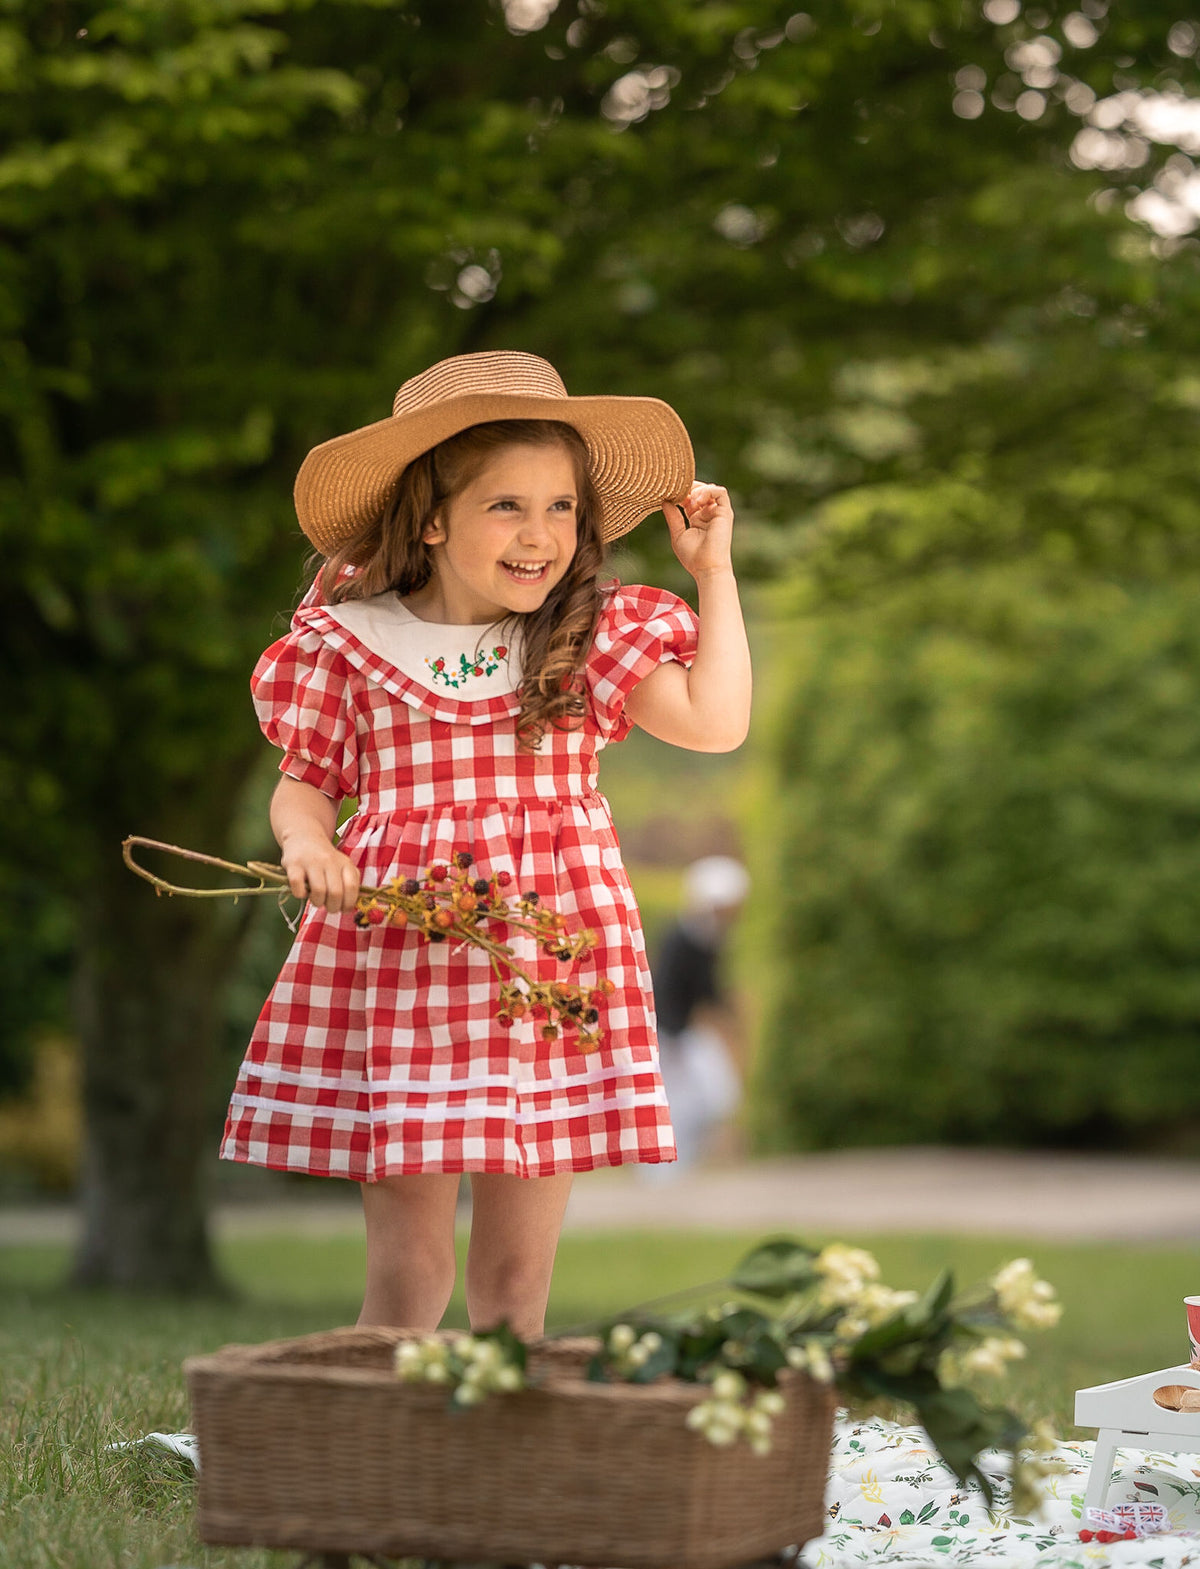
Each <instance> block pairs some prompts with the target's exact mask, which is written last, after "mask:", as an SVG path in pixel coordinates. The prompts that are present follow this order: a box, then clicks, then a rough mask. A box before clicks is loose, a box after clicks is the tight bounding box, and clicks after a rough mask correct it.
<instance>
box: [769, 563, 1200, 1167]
mask: <svg viewBox="0 0 1200 1569" xmlns="http://www.w3.org/2000/svg"><path fill="white" fill-rule="evenodd" d="M1197 566H1200V563H1194V564H1193V568H1192V570H1191V571H1190V572H1189V573H1187V574H1186V576H1184V577H1183V578H1182V579H1180V580H1179V581H1176V582H1164V583H1159V584H1147V583H1143V584H1141V585H1139V586H1135V587H1130V588H1125V587H1122V586H1120V585H1118V584H1117V583H1115V582H1112V581H1104V580H1103V579H1101V578H1099V577H1098V576H1097V577H1079V576H1076V577H1074V578H1073V579H1072V580H1071V581H1070V586H1069V589H1067V587H1066V585H1065V584H1064V583H1063V582H1062V581H1061V580H1059V581H1054V580H1049V581H1048V580H1047V577H1046V574H1045V571H1044V569H1039V568H1038V567H1036V566H1031V565H1030V564H1028V563H1020V564H1016V565H1013V564H1003V565H985V566H982V567H981V566H972V567H970V568H949V567H947V568H944V569H942V570H941V571H940V572H939V573H938V574H936V576H933V577H928V578H926V579H924V580H922V581H919V582H915V583H911V584H907V585H904V586H903V587H901V588H898V589H895V590H893V591H892V592H890V593H888V594H886V595H885V596H882V597H881V598H880V599H879V600H877V602H876V603H874V604H873V605H872V606H871V608H870V609H862V608H858V609H855V610H845V611H842V612H840V613H835V614H825V615H822V616H819V617H814V618H813V619H812V621H811V622H810V623H809V631H808V634H807V635H806V636H804V637H803V638H802V639H800V640H799V641H798V647H799V658H798V660H797V664H796V668H795V671H794V673H793V674H794V679H793V682H792V685H791V690H790V694H789V696H788V698H787V700H786V702H785V704H784V707H783V711H782V725H781V731H780V738H779V777H778V781H777V784H776V788H775V789H774V790H773V792H772V800H771V812H770V817H771V820H772V821H773V822H774V824H775V825H776V826H775V832H774V844H773V846H772V862H773V870H774V875H775V876H777V877H779V878H780V885H781V899H780V904H781V906H782V910H781V914H780V915H779V921H778V927H777V943H776V957H777V961H778V970H777V975H778V984H777V988H776V992H775V995H774V997H773V1006H772V1018H771V1022H770V1026H769V1027H768V1029H767V1030H766V1031H765V1032H764V1041H765V1042H766V1043H767V1044H766V1049H765V1052H764V1056H763V1059H762V1062H761V1065H760V1073H761V1077H760V1082H759V1090H760V1093H759V1095H758V1098H757V1101H756V1110H757V1114H758V1133H759V1136H760V1138H761V1139H762V1142H763V1144H764V1145H765V1146H767V1147H773V1148H797V1147H800V1148H803V1147H814V1146H815V1147H822V1146H824V1147H828V1146H835V1145H836V1146H841V1145H847V1144H888V1143H892V1144H904V1143H914V1142H916V1143H920V1142H928V1143H935V1142H948V1143H975V1142H995V1143H1009V1144H1011V1143H1039V1142H1040V1143H1050V1144H1059V1145H1061V1144H1072V1143H1075V1144H1078V1143H1081V1142H1083V1143H1092V1144H1104V1145H1107V1146H1110V1147H1111V1146H1114V1145H1129V1144H1131V1143H1134V1144H1136V1143H1138V1142H1139V1141H1140V1142H1143V1143H1152V1142H1154V1141H1155V1140H1159V1141H1161V1139H1162V1138H1163V1137H1164V1136H1172V1135H1174V1136H1176V1137H1181V1138H1182V1137H1185V1136H1189V1135H1190V1134H1191V1133H1192V1132H1193V1131H1194V1128H1195V1126H1196V1120H1197V1114H1198V1113H1200V1085H1197V1084H1196V1082H1195V1080H1194V1077H1193V1073H1192V1061H1193V1058H1194V1055H1195V1047H1196V1039H1197V1033H1198V1031H1200V935H1198V934H1200V623H1198V621H1197V618H1196V614H1195V606H1196V602H1197V593H1198V591H1200V571H1198V570H1197Z"/></svg>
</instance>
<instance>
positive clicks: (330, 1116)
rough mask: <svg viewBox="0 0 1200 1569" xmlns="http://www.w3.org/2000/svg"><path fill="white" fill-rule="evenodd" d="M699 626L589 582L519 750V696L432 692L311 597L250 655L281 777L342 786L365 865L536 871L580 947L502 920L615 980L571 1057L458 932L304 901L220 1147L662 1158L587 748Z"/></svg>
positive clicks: (399, 1158) (661, 1097) (521, 880)
mask: <svg viewBox="0 0 1200 1569" xmlns="http://www.w3.org/2000/svg"><path fill="white" fill-rule="evenodd" d="M696 637H697V621H696V617H695V614H694V613H693V611H692V610H691V608H690V607H689V606H688V605H687V604H686V603H685V602H684V601H683V600H681V599H679V598H677V597H676V596H675V595H674V594H668V593H664V592H662V591H661V590H659V589H655V588H643V587H629V588H621V587H617V586H615V585H614V586H613V587H612V588H611V589H609V590H606V597H605V604H604V608H603V610H602V612H601V617H600V622H599V626H598V628H597V632H596V636H595V639H594V642H593V647H592V650H591V652H590V654H589V655H588V658H587V662H586V668H585V676H586V687H587V697H588V712H587V716H586V718H585V720H584V723H583V725H582V726H581V728H579V729H577V730H570V731H556V730H554V729H550V730H548V731H547V733H546V735H545V737H544V738H543V741H542V745H541V749H540V750H539V751H538V752H532V753H530V752H522V751H519V750H518V747H517V736H516V715H517V712H518V709H519V706H520V705H519V700H518V698H517V697H516V695H515V694H510V695H493V696H491V697H486V698H478V699H475V700H462V699H459V698H456V697H451V696H449V695H444V694H443V693H441V692H433V691H430V690H428V689H426V688H425V687H424V686H422V685H421V684H420V683H419V682H416V681H413V680H411V679H410V678H409V677H407V676H405V675H403V674H402V673H401V672H400V671H399V670H398V669H397V668H396V667H395V666H394V665H392V664H390V663H389V662H388V661H387V660H385V659H384V658H383V657H382V656H381V655H380V654H378V653H375V652H373V651H372V650H371V649H369V648H368V647H367V646H366V645H365V644H363V643H362V642H360V641H359V640H358V639H357V638H356V637H355V636H354V634H353V633H351V632H350V631H349V630H348V629H347V628H346V627H345V626H343V625H342V624H341V623H340V622H339V621H337V620H336V619H335V618H334V617H333V616H332V615H331V614H330V613H329V612H328V610H327V609H325V607H324V606H322V605H319V604H310V603H307V602H306V604H305V605H303V606H302V607H301V608H300V610H298V611H297V613H296V616H295V618H294V620H293V622H292V630H291V632H289V633H288V635H287V636H286V637H283V638H280V639H279V641H278V642H276V643H274V644H272V646H271V647H270V648H269V649H267V651H266V653H265V654H264V655H263V656H262V658H261V659H260V660H259V662H258V665H257V666H256V668H255V671H254V676H253V680H252V690H253V694H254V702H255V707H256V709H257V712H258V716H259V721H260V723H261V725H262V727H263V730H264V732H265V734H266V735H267V737H268V739H269V740H271V741H272V742H274V744H275V745H276V746H279V747H281V748H282V749H283V751H284V754H285V755H284V758H283V761H282V763H281V764H280V768H281V771H282V772H283V773H285V774H287V775H289V776H290V777H291V778H293V779H300V780H303V781H305V782H306V783H308V784H311V785H315V786H316V787H317V789H318V790H321V791H323V792H324V793H325V794H326V795H329V796H331V797H332V798H333V799H335V800H340V799H341V798H343V797H347V796H350V797H355V796H356V797H357V798H358V811H357V812H356V814H355V815H354V816H353V817H352V818H351V819H350V820H349V822H348V823H347V824H346V826H345V828H344V831H343V834H342V837H341V839H340V841H339V847H340V848H341V849H342V850H343V851H344V852H345V853H346V854H347V855H348V856H350V858H351V859H352V860H353V861H354V862H355V864H356V865H357V866H358V868H359V870H360V872H361V874H362V878H363V881H364V883H367V884H373V885H375V886H381V885H383V884H385V883H387V882H389V881H390V880H391V879H392V878H393V877H412V876H415V875H416V874H417V873H418V871H420V870H422V869H423V868H425V867H427V866H429V865H431V864H434V863H436V862H438V861H449V860H450V857H451V855H452V854H453V852H454V851H455V850H469V851H470V852H471V854H472V855H473V856H474V857H475V861H476V863H477V865H476V866H475V867H473V868H472V871H473V872H476V873H477V875H479V876H481V877H486V876H489V875H490V874H491V873H493V872H498V871H502V870H507V871H509V872H511V873H512V874H513V877H514V883H513V884H512V885H510V887H509V889H508V892H509V894H510V895H511V894H514V893H516V892H517V890H518V889H519V890H527V889H536V890H537V892H538V894H539V895H540V896H541V899H542V901H543V903H545V904H549V905H551V906H552V907H553V908H554V909H556V910H557V911H559V913H560V914H561V915H563V916H564V917H565V918H566V921H567V923H568V925H569V927H570V928H571V929H572V930H576V929H578V928H581V927H584V928H588V927H590V928H591V929H592V930H593V931H595V932H596V933H597V935H598V939H599V940H598V943H597V945H596V947H595V948H594V949H592V950H591V951H590V952H588V953H587V954H585V955H584V956H583V957H582V958H581V959H580V960H579V961H577V963H576V964H574V965H571V964H569V963H565V962H560V961H558V960H556V959H554V958H553V957H551V956H548V955H546V954H544V953H542V951H541V949H540V948H539V946H538V944H537V943H536V941H535V939H534V938H533V937H531V936H526V935H525V934H524V933H520V932H514V931H512V930H511V929H506V930H505V931H504V937H503V940H504V941H506V942H508V943H510V945H511V946H512V947H513V949H514V952H515V954H516V957H517V958H518V960H519V962H521V963H522V964H523V965H524V967H525V968H526V969H527V970H529V971H530V973H532V974H536V975H538V976H539V977H540V978H543V979H556V978H561V979H567V978H570V979H572V980H576V981H578V982H579V983H580V984H581V985H594V984H595V983H596V981H597V980H598V979H599V978H600V977H601V976H608V977H609V979H610V980H612V981H613V982H614V983H615V985H616V991H615V993H614V994H613V995H612V996H610V997H608V998H607V999H606V1000H605V1003H604V1005H603V1006H602V1007H601V1010H600V1013H601V1027H602V1029H603V1039H602V1041H601V1044H600V1047H599V1049H598V1050H596V1051H594V1052H591V1053H589V1054H588V1055H586V1056H585V1055H584V1054H583V1053H581V1052H580V1051H579V1050H578V1049H577V1048H576V1047H573V1046H572V1045H571V1044H570V1039H571V1037H570V1036H566V1037H564V1036H560V1037H559V1039H558V1040H555V1041H552V1042H546V1041H543V1040H542V1039H541V1035H540V1030H539V1026H538V1024H537V1022H536V1021H534V1020H531V1019H530V1018H529V1017H528V1016H526V1017H525V1018H524V1019H521V1020H519V1021H518V1022H517V1023H516V1024H515V1025H514V1026H513V1027H512V1028H510V1029H504V1028H502V1027H501V1026H500V1025H499V1023H498V1022H497V1021H496V1017H495V1014H496V1008H497V1002H496V984H497V983H496V979H495V976H494V974H493V972H492V970H491V967H490V965H489V962H488V959H487V956H486V954H484V953H483V952H482V951H481V950H480V949H478V948H475V947H473V946H471V945H469V944H464V945H456V944H454V943H452V942H446V943H428V942H426V941H425V940H424V938H423V937H422V936H421V935H420V934H419V933H417V932H414V931H412V930H410V929H407V928H398V927H393V926H386V925H381V926H369V927H365V928H363V927H358V926H356V925H355V923H354V917H353V912H342V913H340V914H336V915H331V914H330V913H329V912H327V911H326V910H324V909H322V908H318V907H316V906H313V905H309V906H307V908H306V910H305V913H304V916H303V919H302V921H301V925H300V928H299V932H298V934H297V937H296V941H295V943H294V944H293V946H292V950H291V952H290V953H289V955H288V957H287V959H286V961H285V962H284V966H283V969H282V971H281V972H280V975H279V979H278V980H277V981H276V983H275V986H274V987H273V989H272V991H271V994H270V996H269V997H268V998H267V1001H266V1004H265V1005H264V1007H263V1010H262V1013H261V1014H260V1016H259V1019H258V1023H257V1025H256V1027H255V1030H254V1033H253V1036H252V1038H251V1041H250V1046H249V1049H248V1051H247V1053H246V1058H245V1061H244V1062H243V1064H242V1067H241V1071H240V1072H239V1074H238V1078H237V1083H236V1085H235V1088H234V1091H233V1096H232V1099H231V1102H230V1107H229V1116H228V1120H227V1122H226V1127H225V1137H224V1140H223V1142H222V1145H221V1155H222V1157H223V1158H224V1159H226V1160H241V1161H247V1162H250V1163H251V1164H254V1165H259V1166H272V1167H275V1168H277V1169H283V1170H289V1171H305V1172H312V1173H315V1174H318V1175H321V1176H337V1177H348V1178H351V1179H352V1180H354V1181H357V1182H372V1181H375V1180H377V1179H379V1178H381V1177H388V1176H394V1175H400V1174H403V1173H409V1172H462V1171H491V1172H508V1173H514V1174H516V1175H518V1176H522V1177H541V1176H549V1175H551V1174H554V1173H558V1172H567V1171H588V1170H591V1169H592V1168H593V1167H596V1166H619V1165H625V1164H629V1163H634V1162H642V1163H657V1162H660V1161H669V1160H674V1159H675V1141H674V1136H673V1134H672V1131H671V1123H670V1117H669V1114H668V1110H667V1100H666V1095H665V1093H664V1090H663V1086H662V1080H661V1078H660V1076H659V1071H658V1053H657V1043H656V1036H655V1018H654V1005H653V999H652V996H651V990H650V974H649V970H648V968H647V964H646V951H645V943H644V941H643V937H642V926H641V920H640V918H639V916H638V910H637V905H636V903H635V901H634V897H633V892H632V889H631V888H630V886H629V879H628V877H627V876H626V873H625V869H624V867H623V865H622V864H621V853H620V847H619V845H618V843H617V836H616V832H615V830H614V828H613V823H612V818H611V816H610V813H609V808H608V803H607V802H606V801H605V799H604V797H603V796H602V795H600V794H599V792H598V791H597V789H596V778H597V762H598V754H599V752H600V750H601V749H602V748H603V747H604V746H605V745H606V744H607V743H608V742H610V741H618V740H620V739H621V738H622V737H623V736H625V735H626V734H627V733H628V731H629V729H630V725H631V722H630V720H629V719H628V718H627V717H626V715H625V713H624V704H625V699H626V698H627V697H628V695H629V693H630V692H631V691H632V690H633V688H634V687H635V686H636V685H637V683H638V682H639V681H640V680H642V678H643V677H644V676H646V675H648V674H649V673H650V671H652V670H653V669H655V668H656V667H657V666H658V665H659V664H661V663H664V662H666V661H668V660H675V661H677V662H679V663H681V664H685V665H686V664H690V663H691V661H692V659H693V658H694V657H695V652H696Z"/></svg>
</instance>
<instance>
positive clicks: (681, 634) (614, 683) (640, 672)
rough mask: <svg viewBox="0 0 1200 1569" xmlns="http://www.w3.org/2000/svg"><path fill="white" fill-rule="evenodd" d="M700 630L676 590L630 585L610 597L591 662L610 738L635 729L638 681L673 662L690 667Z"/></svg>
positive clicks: (599, 712) (591, 686) (598, 711)
mask: <svg viewBox="0 0 1200 1569" xmlns="http://www.w3.org/2000/svg"><path fill="white" fill-rule="evenodd" d="M699 634H700V622H699V619H698V618H697V616H696V612H695V611H694V610H693V609H692V607H691V606H690V605H689V604H688V603H687V601H686V600H683V599H680V598H679V596H678V595H677V594H670V593H667V592H666V590H665V589H661V588H645V587H641V586H631V587H628V588H618V589H617V590H616V591H615V592H614V593H613V594H612V595H611V596H610V598H609V600H608V602H607V604H606V605H605V607H604V609H603V610H602V611H601V613H600V621H599V624H598V626H597V628H596V636H595V638H594V640H593V643H592V651H591V653H590V655H589V656H588V661H587V684H588V690H589V692H590V694H591V699H592V709H593V712H594V713H595V715H596V720H597V723H598V724H599V726H600V730H601V733H602V734H603V736H604V738H605V740H606V741H622V740H624V738H625V737H626V736H627V735H628V734H629V732H630V730H631V729H632V728H633V721H632V720H631V719H630V718H629V717H628V716H627V715H626V713H625V700H626V698H628V696H629V694H630V693H631V692H632V691H633V689H634V687H635V686H637V684H638V682H639V681H643V680H644V679H645V678H646V676H648V675H649V674H650V672H651V671H652V670H656V669H657V668H658V666H659V665H664V664H666V663H667V662H668V661H670V660H674V661H675V663H676V664H680V665H685V666H689V665H690V664H691V663H692V660H693V659H695V657H696V646H697V642H698V639H699Z"/></svg>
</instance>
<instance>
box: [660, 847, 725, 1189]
mask: <svg viewBox="0 0 1200 1569" xmlns="http://www.w3.org/2000/svg"><path fill="white" fill-rule="evenodd" d="M749 890H750V877H749V874H748V873H747V871H746V868H745V867H744V866H743V865H742V863H741V862H740V861H737V860H734V859H733V857H732V856H728V855H706V856H704V857H703V858H702V859H701V860H699V861H693V862H692V864H691V865H690V866H689V867H688V869H687V871H686V872H685V873H684V882H683V909H682V911H681V913H680V914H679V916H678V917H677V918H676V919H675V920H674V921H673V922H672V923H671V925H670V926H668V927H667V929H666V931H665V932H664V933H663V935H662V938H661V941H660V943H659V945H658V954H657V958H656V959H655V961H654V963H653V964H652V966H651V969H652V972H653V977H654V1003H655V1009H656V1011H657V1014H658V1045H659V1066H660V1068H661V1070H662V1076H663V1083H664V1085H665V1086H666V1091H667V1100H668V1101H669V1102H670V1106H671V1122H672V1125H673V1126H674V1129H675V1142H676V1145H677V1147H678V1150H679V1159H678V1161H676V1162H675V1163H674V1164H673V1165H661V1166H654V1167H650V1166H646V1167H643V1168H641V1174H642V1175H643V1176H644V1177H646V1178H648V1179H650V1180H656V1179H657V1180H660V1181H661V1180H663V1179H668V1178H670V1177H671V1176H672V1175H673V1174H675V1173H677V1172H680V1171H684V1170H686V1169H687V1168H688V1167H690V1166H694V1165H696V1164H697V1163H698V1162H699V1161H701V1160H703V1159H704V1157H705V1156H706V1155H709V1154H712V1153H715V1152H716V1151H717V1146H718V1144H719V1143H720V1133H721V1130H722V1128H723V1126H725V1125H727V1124H728V1122H729V1119H730V1118H731V1117H732V1116H733V1114H734V1112H735V1111H736V1110H737V1108H738V1106H739V1105H740V1103H741V1099H742V1075H741V1072H740V1065H741V1058H742V1049H741V1048H742V1040H741V1031H740V1029H739V1027H738V1020H737V1016H736V1013H735V1011H734V1009H733V1007H732V1005H731V1003H730V1001H729V998H728V995H727V993H726V991H725V988H724V986H723V984H722V979H721V953H722V949H723V948H724V945H725V940H726V938H727V936H728V934H729V932H730V931H731V929H732V927H733V925H734V923H735V921H736V920H737V918H738V915H739V913H740V912H741V909H742V906H743V905H744V904H745V902H746V896H747V894H748V893H749Z"/></svg>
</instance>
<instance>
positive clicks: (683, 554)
mask: <svg viewBox="0 0 1200 1569" xmlns="http://www.w3.org/2000/svg"><path fill="white" fill-rule="evenodd" d="M663 515H664V517H665V518H666V520H667V527H668V529H669V530H670V532H671V548H672V549H673V550H674V552H675V554H676V556H678V558H679V560H680V562H681V564H682V565H683V566H684V567H686V568H687V570H688V571H689V572H690V573H691V574H692V576H693V577H694V578H696V579H697V580H699V579H700V578H701V577H705V576H708V575H709V574H710V573H718V572H732V571H733V554H732V550H733V504H732V503H731V502H730V500H729V492H728V491H727V490H726V489H725V487H724V486H723V485H706V484H703V483H702V482H701V481H700V480H697V481H696V482H695V484H694V485H693V486H692V488H691V490H690V491H689V492H688V493H687V495H686V496H685V497H684V498H683V501H682V502H677V501H667V502H664V503H663Z"/></svg>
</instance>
